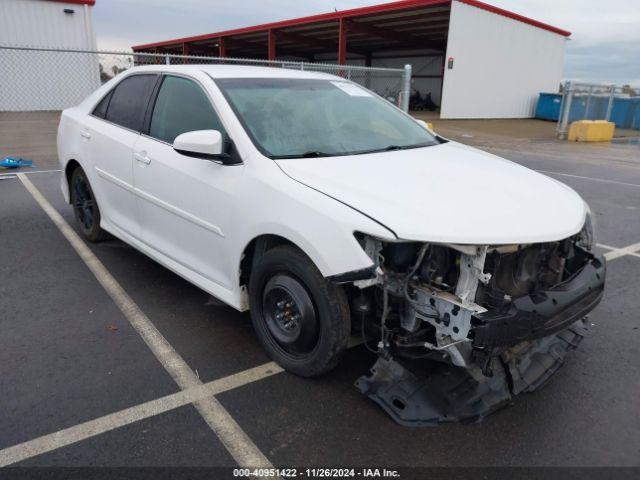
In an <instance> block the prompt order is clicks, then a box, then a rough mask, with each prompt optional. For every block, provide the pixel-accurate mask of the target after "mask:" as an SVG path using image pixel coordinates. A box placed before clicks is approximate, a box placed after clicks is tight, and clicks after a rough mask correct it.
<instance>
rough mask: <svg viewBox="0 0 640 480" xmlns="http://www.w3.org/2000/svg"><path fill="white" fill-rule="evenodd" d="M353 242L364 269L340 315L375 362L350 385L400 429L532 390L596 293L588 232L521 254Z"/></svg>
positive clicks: (455, 417)
mask: <svg viewBox="0 0 640 480" xmlns="http://www.w3.org/2000/svg"><path fill="white" fill-rule="evenodd" d="M358 241H359V242H360V244H361V246H362V247H363V249H364V250H365V251H366V252H367V254H368V255H369V256H370V258H371V259H372V260H373V261H374V267H373V268H372V270H371V272H370V275H368V277H369V278H363V279H359V280H355V281H353V282H352V284H351V286H349V287H348V288H349V293H350V298H351V310H352V315H353V321H354V323H355V324H356V326H358V328H359V329H360V330H361V332H362V335H363V338H365V339H366V342H367V343H366V345H367V347H368V348H369V349H370V350H372V351H375V352H376V353H377V354H378V356H379V358H378V361H377V362H376V364H375V365H374V366H373V368H372V375H371V376H369V377H361V378H360V379H359V380H358V382H357V386H358V388H359V389H360V390H361V391H362V392H363V393H364V394H366V395H367V396H369V397H370V398H371V399H373V400H374V401H376V402H377V403H378V404H379V405H380V406H382V407H383V408H384V409H385V410H386V411H387V412H388V413H389V414H390V415H391V416H392V417H393V418H394V419H395V420H396V421H397V422H399V423H401V424H404V425H430V424H434V423H439V422H448V421H465V422H469V421H478V420H480V419H482V418H483V417H485V416H486V415H487V414H489V413H491V412H493V411H495V410H496V409H498V408H500V407H501V406H503V405H505V404H506V403H508V402H509V401H510V400H511V398H512V396H513V395H516V394H519V393H521V392H523V391H533V390H535V389H537V388H539V387H540V386H542V385H543V384H544V383H545V382H546V380H548V379H549V377H550V376H551V375H552V374H553V373H555V371H556V370H557V369H558V368H559V367H560V366H561V365H562V363H563V360H564V357H565V355H566V353H567V351H569V350H570V349H572V348H575V347H576V346H577V345H578V343H579V342H580V340H581V339H582V337H583V336H584V334H585V331H586V322H585V321H584V318H585V316H586V315H587V314H588V313H589V312H590V311H591V310H592V309H593V308H595V306H596V305H597V304H598V303H599V301H600V299H601V298H602V294H603V290H604V280H605V274H606V272H605V264H604V260H603V259H602V258H601V257H598V256H596V255H594V254H592V253H591V252H590V249H591V244H592V235H591V232H590V231H589V230H588V229H583V231H582V232H580V234H577V235H575V236H573V237H570V238H567V239H565V240H562V241H556V242H549V243H537V244H528V245H484V246H473V245H453V244H448V245H442V244H429V243H419V242H397V243H396V242H384V241H381V240H378V239H375V238H372V237H369V236H366V235H361V236H359V238H358ZM424 359H429V360H435V361H437V362H423V361H422V360H424ZM425 363H427V364H430V365H431V366H430V367H429V368H428V370H429V372H426V371H425V367H424V365H425ZM452 366H453V368H452Z"/></svg>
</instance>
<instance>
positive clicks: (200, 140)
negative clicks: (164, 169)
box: [173, 130, 239, 165]
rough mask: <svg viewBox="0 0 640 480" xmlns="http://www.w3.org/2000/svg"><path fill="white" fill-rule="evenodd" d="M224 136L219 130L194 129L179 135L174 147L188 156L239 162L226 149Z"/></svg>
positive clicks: (228, 162) (232, 162)
mask: <svg viewBox="0 0 640 480" xmlns="http://www.w3.org/2000/svg"><path fill="white" fill-rule="evenodd" d="M224 144H225V142H224V138H223V137H222V133H220V132H219V131H218V130H194V131H192V132H185V133H183V134H181V135H178V136H177V137H176V139H175V140H174V141H173V149H174V150H175V151H176V152H178V153H181V154H182V155H187V156H188V157H195V158H203V159H206V160H215V161H219V162H221V163H224V164H228V165H231V164H236V163H239V162H238V161H237V160H236V159H234V158H232V156H231V155H229V154H228V153H226V152H225V151H224Z"/></svg>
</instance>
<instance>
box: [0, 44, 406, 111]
mask: <svg viewBox="0 0 640 480" xmlns="http://www.w3.org/2000/svg"><path fill="white" fill-rule="evenodd" d="M158 64H168V65H185V64H235V65H254V66H265V67H275V68H289V69H295V70H310V71H317V72H325V73H330V74H333V75H338V76H340V77H343V78H347V79H349V80H352V81H354V82H357V83H359V84H361V85H363V86H365V87H367V88H369V89H370V90H373V91H374V92H376V93H377V94H378V95H380V96H382V97H384V98H386V99H387V100H389V101H390V102H393V103H394V104H396V105H398V106H399V107H401V108H403V109H404V110H405V111H407V110H408V108H409V93H408V92H409V88H410V85H411V67H410V66H407V67H405V68H404V69H397V68H375V67H374V68H372V67H360V66H351V65H331V64H322V63H307V62H296V61H290V60H275V61H269V60H258V59H250V58H227V57H204V56H187V55H171V54H155V53H125V52H105V51H88V50H68V49H53V48H30V47H16V46H0V69H1V70H0V78H1V79H2V81H1V84H0V111H34V110H62V109H65V108H67V107H71V106H73V105H77V104H78V103H80V102H81V101H82V100H83V99H84V98H85V97H86V96H87V95H89V94H90V93H91V92H93V91H94V90H95V89H96V88H98V87H99V86H100V85H102V84H103V83H105V82H107V81H108V80H110V79H111V78H113V77H114V76H116V75H117V74H119V73H120V72H123V71H124V70H127V69H129V68H131V67H133V66H139V65H158Z"/></svg>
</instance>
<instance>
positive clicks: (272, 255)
mask: <svg viewBox="0 0 640 480" xmlns="http://www.w3.org/2000/svg"><path fill="white" fill-rule="evenodd" d="M249 304H250V309H251V320H252V322H253V326H254V329H255V331H256V335H257V337H258V340H259V341H260V343H261V344H262V346H263V348H264V349H265V350H266V351H267V353H268V354H269V356H270V357H271V358H272V359H273V360H274V361H275V362H276V363H278V364H279V365H280V366H282V367H283V368H284V369H285V370H288V371H289V372H291V373H294V374H296V375H299V376H301V377H313V376H317V375H321V374H323V373H326V372H328V371H329V370H331V369H333V368H334V367H335V366H336V365H337V364H338V363H339V362H340V360H341V358H342V356H343V354H344V352H345V351H346V349H347V345H348V342H349V337H350V332H351V319H350V314H349V303H348V301H347V296H346V294H345V292H344V290H343V289H342V288H341V287H340V286H338V285H335V284H333V283H331V282H329V281H327V280H326V279H325V278H324V277H323V276H322V274H321V273H320V271H319V270H318V268H317V267H316V266H315V265H314V264H313V262H312V261H311V260H310V259H309V257H307V256H306V255H305V254H304V253H302V252H301V251H300V250H299V249H297V248H295V247H293V246H289V245H284V246H278V247H275V248H273V249H271V250H268V251H267V252H265V253H264V255H263V256H262V257H261V258H260V259H259V260H258V261H257V263H256V264H255V265H254V266H253V269H252V272H251V276H250V279H249ZM278 315H281V318H280V319H278V318H277V316H278ZM296 317H297V318H296Z"/></svg>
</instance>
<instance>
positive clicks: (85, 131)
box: [80, 130, 91, 140]
mask: <svg viewBox="0 0 640 480" xmlns="http://www.w3.org/2000/svg"><path fill="white" fill-rule="evenodd" d="M80 136H81V137H82V138H86V139H87V140H89V139H90V138H91V134H90V133H89V131H88V130H82V131H81V132H80Z"/></svg>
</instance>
